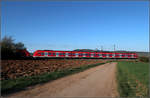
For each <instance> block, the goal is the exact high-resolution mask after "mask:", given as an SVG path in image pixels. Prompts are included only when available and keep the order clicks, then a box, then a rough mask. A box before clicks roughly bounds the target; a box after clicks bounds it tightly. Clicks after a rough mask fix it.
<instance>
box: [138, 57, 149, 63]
mask: <svg viewBox="0 0 150 98" xmlns="http://www.w3.org/2000/svg"><path fill="white" fill-rule="evenodd" d="M139 61H141V62H149V58H148V57H144V56H143V57H139Z"/></svg>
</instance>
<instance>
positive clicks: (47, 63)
mask: <svg viewBox="0 0 150 98" xmlns="http://www.w3.org/2000/svg"><path fill="white" fill-rule="evenodd" d="M105 61H106V60H99V59H96V60H94V59H47V60H2V61H1V80H6V79H15V78H18V77H22V76H24V77H25V76H34V75H39V74H42V73H45V72H48V73H49V72H54V71H57V70H63V69H67V68H74V67H79V66H84V65H88V64H96V63H102V62H105Z"/></svg>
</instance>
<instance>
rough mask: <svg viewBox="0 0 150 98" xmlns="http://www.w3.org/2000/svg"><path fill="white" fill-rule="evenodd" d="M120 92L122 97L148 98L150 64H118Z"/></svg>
mask: <svg viewBox="0 0 150 98" xmlns="http://www.w3.org/2000/svg"><path fill="white" fill-rule="evenodd" d="M117 70H118V71H117V82H118V91H119V93H120V96H121V97H135V96H145V97H146V96H148V92H149V89H148V88H149V87H148V85H149V64H148V63H143V62H118V65H117Z"/></svg>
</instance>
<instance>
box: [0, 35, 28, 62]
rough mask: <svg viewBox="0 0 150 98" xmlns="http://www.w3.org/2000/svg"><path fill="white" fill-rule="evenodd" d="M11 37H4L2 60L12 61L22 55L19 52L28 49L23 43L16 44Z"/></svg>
mask: <svg viewBox="0 0 150 98" xmlns="http://www.w3.org/2000/svg"><path fill="white" fill-rule="evenodd" d="M14 41H15V40H14V39H13V38H12V37H11V36H4V37H3V38H2V40H1V42H0V43H1V58H2V59H11V58H16V57H18V55H20V54H19V53H18V52H17V51H18V50H24V49H26V47H25V46H24V44H23V43H22V42H18V43H15V42H14Z"/></svg>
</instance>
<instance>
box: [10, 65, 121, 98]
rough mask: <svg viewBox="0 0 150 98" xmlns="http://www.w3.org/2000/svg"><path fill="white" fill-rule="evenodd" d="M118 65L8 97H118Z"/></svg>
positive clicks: (88, 71)
mask: <svg viewBox="0 0 150 98" xmlns="http://www.w3.org/2000/svg"><path fill="white" fill-rule="evenodd" d="M116 64H117V63H107V64H104V65H101V66H97V67H94V68H91V69H88V70H86V71H84V72H80V73H77V74H74V75H70V76H67V77H64V78H60V79H57V80H54V81H52V82H49V83H45V84H40V85H36V86H33V87H29V88H28V89H27V90H24V91H21V92H17V93H14V94H12V95H9V96H7V97H116V96H118V92H117V84H116V76H115V75H116V73H115V72H116Z"/></svg>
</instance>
